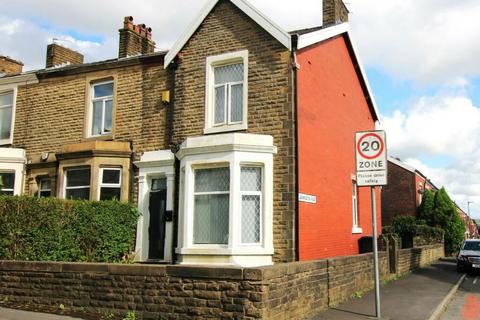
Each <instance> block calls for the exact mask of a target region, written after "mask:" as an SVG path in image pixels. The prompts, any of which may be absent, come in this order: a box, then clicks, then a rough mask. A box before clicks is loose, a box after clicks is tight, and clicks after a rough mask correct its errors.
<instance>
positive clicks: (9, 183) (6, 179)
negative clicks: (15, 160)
mask: <svg viewBox="0 0 480 320" xmlns="http://www.w3.org/2000/svg"><path fill="white" fill-rule="evenodd" d="M0 179H1V180H2V185H3V187H2V189H13V186H14V184H15V173H13V172H2V173H0Z"/></svg>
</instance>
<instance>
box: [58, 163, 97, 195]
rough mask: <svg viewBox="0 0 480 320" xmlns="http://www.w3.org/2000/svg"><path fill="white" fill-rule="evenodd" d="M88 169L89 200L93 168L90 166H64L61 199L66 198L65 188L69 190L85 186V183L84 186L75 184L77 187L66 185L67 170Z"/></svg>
mask: <svg viewBox="0 0 480 320" xmlns="http://www.w3.org/2000/svg"><path fill="white" fill-rule="evenodd" d="M87 169H88V170H90V182H89V184H88V188H90V190H89V192H90V193H89V195H88V200H90V198H91V195H92V174H93V170H92V168H91V167H74V168H65V169H64V170H63V190H62V197H63V199H67V189H69V190H74V189H84V188H86V187H87V185H84V186H77V187H67V182H68V181H67V172H69V171H78V170H87Z"/></svg>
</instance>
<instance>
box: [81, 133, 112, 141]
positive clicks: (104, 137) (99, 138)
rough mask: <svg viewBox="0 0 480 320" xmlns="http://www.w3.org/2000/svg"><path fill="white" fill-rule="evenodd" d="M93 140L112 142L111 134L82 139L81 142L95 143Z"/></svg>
mask: <svg viewBox="0 0 480 320" xmlns="http://www.w3.org/2000/svg"><path fill="white" fill-rule="evenodd" d="M95 140H102V141H106V140H113V134H105V135H101V136H92V137H86V138H83V142H87V141H95Z"/></svg>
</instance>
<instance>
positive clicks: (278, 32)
mask: <svg viewBox="0 0 480 320" xmlns="http://www.w3.org/2000/svg"><path fill="white" fill-rule="evenodd" d="M218 1H219V0H210V1H208V2H207V4H206V5H205V6H204V7H203V8H202V9H201V10H200V13H199V14H198V16H197V17H196V18H195V19H194V20H193V21H192V23H191V24H190V25H189V26H188V28H187V29H186V30H185V32H184V33H183V34H182V35H181V36H180V38H178V40H177V41H176V42H175V44H174V45H173V46H172V48H171V49H170V50H169V51H168V53H167V55H166V56H165V64H164V67H165V68H167V67H168V65H169V64H170V62H172V60H173V59H174V58H175V56H176V55H177V54H178V53H179V52H180V50H182V48H183V46H184V45H185V44H186V43H187V41H188V39H190V37H191V36H192V35H193V34H194V33H195V31H196V30H197V29H198V27H199V26H200V24H202V22H203V20H205V18H206V17H207V16H208V14H209V13H210V11H212V10H213V8H214V7H215V5H216V4H217V3H218ZM230 2H231V3H233V4H234V5H236V6H237V7H238V8H239V9H240V10H242V11H243V12H244V13H245V14H246V15H247V16H249V17H250V18H251V19H252V20H253V21H255V22H256V23H257V24H258V25H260V26H261V27H262V28H263V29H265V30H266V31H267V32H268V33H270V34H271V35H272V36H273V37H274V38H275V39H277V40H278V42H280V43H281V44H283V45H284V46H285V47H286V48H287V49H289V50H290V49H291V38H290V35H289V34H288V33H287V32H285V31H284V30H283V29H282V28H281V27H280V26H278V25H277V24H276V23H275V22H273V21H272V20H270V19H269V18H268V17H267V16H265V15H264V14H263V13H262V12H260V11H259V10H258V9H256V8H255V7H254V6H252V5H251V4H250V3H249V2H247V1H245V0H230Z"/></svg>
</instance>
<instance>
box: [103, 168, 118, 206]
mask: <svg viewBox="0 0 480 320" xmlns="http://www.w3.org/2000/svg"><path fill="white" fill-rule="evenodd" d="M100 177H101V178H100V179H101V180H100V200H120V192H121V177H122V170H121V169H120V168H102V169H100Z"/></svg>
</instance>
